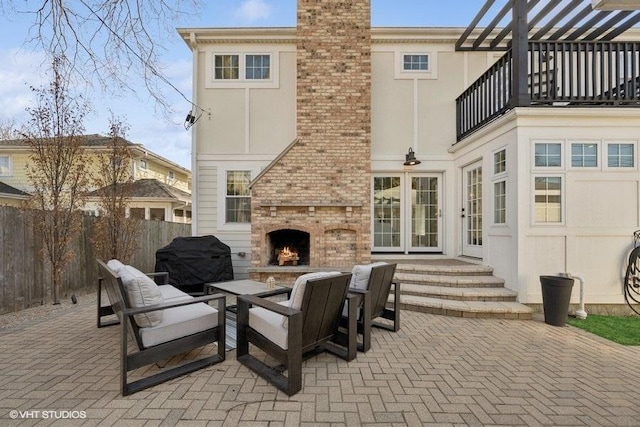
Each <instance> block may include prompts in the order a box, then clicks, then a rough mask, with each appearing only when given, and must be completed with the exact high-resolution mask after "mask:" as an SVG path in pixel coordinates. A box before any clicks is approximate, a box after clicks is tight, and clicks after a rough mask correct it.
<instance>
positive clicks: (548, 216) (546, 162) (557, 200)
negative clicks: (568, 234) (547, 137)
mask: <svg viewBox="0 0 640 427" xmlns="http://www.w3.org/2000/svg"><path fill="white" fill-rule="evenodd" d="M587 145H591V144H573V145H572V155H571V159H572V166H575V165H576V164H577V162H579V163H581V164H591V163H592V161H593V158H592V157H591V155H592V153H593V151H592V150H591V147H586V146H587ZM578 146H579V147H578ZM562 150H563V144H562V143H560V142H536V143H535V144H534V160H533V165H534V168H536V169H539V170H547V171H551V170H557V171H558V173H548V172H547V173H540V174H539V173H536V174H535V175H534V177H533V179H534V182H533V203H534V213H533V221H534V222H535V223H539V224H548V223H561V222H562V221H563V219H562V218H563V201H564V197H563V196H564V195H563V182H562V179H563V176H562V174H561V173H560V172H561V171H562V170H563V164H564V162H563V159H562V158H563V154H562ZM596 154H597V149H596ZM595 160H596V164H597V156H596V159H595ZM574 161H575V162H574Z"/></svg>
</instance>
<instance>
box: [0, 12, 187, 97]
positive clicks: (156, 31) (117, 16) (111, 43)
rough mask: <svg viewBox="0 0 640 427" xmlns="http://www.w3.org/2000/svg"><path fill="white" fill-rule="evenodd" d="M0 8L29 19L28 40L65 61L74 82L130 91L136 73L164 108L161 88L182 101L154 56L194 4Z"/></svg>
mask: <svg viewBox="0 0 640 427" xmlns="http://www.w3.org/2000/svg"><path fill="white" fill-rule="evenodd" d="M0 7H1V9H0V10H1V11H2V12H4V14H5V15H10V14H12V13H13V14H20V15H24V14H27V15H32V16H33V25H32V27H31V29H30V31H29V35H28V37H27V42H29V43H30V44H33V45H35V46H36V47H42V48H43V49H44V50H45V52H47V53H49V54H50V55H51V56H52V57H55V58H59V59H60V58H63V59H64V60H65V61H68V63H69V67H70V70H71V71H73V75H74V77H75V78H76V79H78V78H84V79H85V81H87V82H89V79H96V80H97V81H98V82H99V83H100V84H101V85H102V87H103V88H111V89H113V90H114V91H122V90H123V89H130V90H132V91H133V89H132V87H131V86H130V82H131V80H132V79H131V76H132V75H133V74H135V75H138V76H140V77H141V78H142V80H143V81H144V83H145V84H146V86H147V89H148V92H149V94H150V95H151V96H152V97H153V98H154V99H155V100H156V101H157V102H158V103H159V105H160V106H162V107H163V108H164V109H165V110H168V105H167V103H166V101H165V99H164V97H163V95H162V93H163V92H162V90H161V87H162V86H165V85H168V86H171V87H172V88H173V89H175V90H176V91H177V92H178V93H180V94H181V95H182V96H183V97H184V95H183V94H182V93H181V92H180V91H179V90H178V89H177V88H176V87H175V86H174V85H173V84H171V82H169V80H168V79H167V78H166V77H165V76H164V73H163V71H162V67H161V63H160V60H159V56H158V54H159V52H160V51H161V49H162V41H164V40H166V34H168V32H169V31H175V30H174V26H175V23H176V21H177V20H178V19H179V18H183V17H184V16H186V15H190V14H193V13H195V12H197V10H199V9H200V5H199V0H153V1H145V0H75V1H62V0H31V1H25V0H19V1H18V0H0ZM185 99H186V97H185ZM187 101H189V100H188V99H187ZM189 102H190V101H189Z"/></svg>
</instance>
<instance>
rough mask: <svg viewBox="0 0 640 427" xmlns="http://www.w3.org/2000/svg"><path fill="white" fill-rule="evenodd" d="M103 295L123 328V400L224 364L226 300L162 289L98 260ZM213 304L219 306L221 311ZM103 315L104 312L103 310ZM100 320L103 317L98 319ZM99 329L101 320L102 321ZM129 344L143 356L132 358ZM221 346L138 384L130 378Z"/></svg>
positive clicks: (143, 277)
mask: <svg viewBox="0 0 640 427" xmlns="http://www.w3.org/2000/svg"><path fill="white" fill-rule="evenodd" d="M97 262H98V268H99V279H98V282H99V289H101V288H102V287H103V286H104V288H105V289H106V291H107V295H108V297H109V302H110V303H111V305H110V307H111V311H112V312H113V313H114V314H115V315H116V316H117V319H118V323H120V325H121V334H120V379H121V392H122V395H123V396H127V395H129V394H132V393H135V392H137V391H140V390H143V389H146V388H148V387H151V386H154V385H157V384H160V383H162V382H165V381H168V380H171V379H173V378H176V377H179V376H181V375H185V374H188V373H190V372H193V371H196V370H198V369H202V368H205V367H207V366H210V365H213V364H215V363H219V362H222V361H224V360H225V297H224V295H222V294H215V295H208V296H204V297H198V298H194V297H192V296H190V295H187V294H186V293H184V292H182V291H180V290H178V289H176V288H174V287H173V286H171V285H163V286H158V285H156V284H155V282H154V281H153V280H152V279H151V278H150V277H148V276H147V275H145V274H143V273H141V272H139V271H138V270H136V269H135V268H133V267H131V266H125V265H123V264H122V263H120V262H119V261H117V260H111V261H109V263H108V264H105V263H104V262H103V261H101V260H97ZM209 301H217V303H218V304H217V309H216V308H214V307H211V306H210V305H209V304H208V303H209ZM99 311H100V310H99ZM98 315H100V313H99V314H98ZM98 324H99V325H98V326H100V319H98ZM130 339H131V340H132V341H133V343H134V344H135V345H136V346H137V348H138V351H133V352H129V341H130ZM209 344H216V345H217V351H216V353H215V354H213V355H209V356H204V357H200V358H198V359H195V360H191V361H187V362H184V363H182V364H180V365H178V366H175V367H172V368H166V369H163V370H161V371H160V372H157V373H155V374H151V375H147V376H145V377H143V378H141V379H138V380H136V381H133V382H129V381H128V373H129V371H132V370H134V369H138V368H141V367H143V366H148V365H153V364H157V363H158V362H164V361H166V360H167V359H170V358H172V357H173V356H176V355H181V354H186V353H188V352H190V351H192V350H194V349H197V348H200V347H204V346H206V345H209Z"/></svg>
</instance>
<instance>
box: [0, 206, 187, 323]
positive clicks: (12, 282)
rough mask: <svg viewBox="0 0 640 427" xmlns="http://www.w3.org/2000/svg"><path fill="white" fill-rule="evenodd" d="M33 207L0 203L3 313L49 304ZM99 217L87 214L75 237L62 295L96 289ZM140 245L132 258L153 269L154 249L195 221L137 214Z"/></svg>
mask: <svg viewBox="0 0 640 427" xmlns="http://www.w3.org/2000/svg"><path fill="white" fill-rule="evenodd" d="M29 217H30V212H29V211H27V210H23V209H18V208H13V207H8V206H0V314H4V313H11V312H14V311H19V310H23V309H25V308H29V307H34V306H38V305H43V304H51V303H52V300H51V280H50V277H51V274H50V268H49V267H48V265H47V263H46V262H45V257H44V254H43V252H42V248H43V241H42V237H41V236H39V235H38V233H36V231H35V230H34V227H33V224H32V221H30V218H29ZM95 221H96V218H94V217H91V216H84V217H83V218H82V229H81V232H80V234H79V235H78V238H77V239H76V240H75V241H74V242H73V244H72V246H73V253H74V257H73V260H72V261H71V262H70V263H69V264H68V265H67V267H66V269H65V274H64V278H63V281H62V285H61V289H60V299H61V300H62V299H65V298H70V297H71V295H73V294H75V295H82V294H87V293H91V292H95V290H96V283H97V266H96V261H95V259H96V256H95V251H94V249H93V247H92V244H91V233H92V232H93V224H94V223H95ZM139 221H140V225H139V227H138V233H139V239H138V241H139V247H138V250H137V251H136V252H135V255H134V256H133V259H132V260H131V261H130V262H129V263H130V264H131V265H133V266H135V267H136V268H138V269H139V270H141V271H145V272H147V271H153V270H154V267H155V253H156V250H157V249H159V248H161V247H163V246H165V245H167V244H168V243H170V242H171V240H173V238H174V237H178V236H190V235H191V225H189V224H178V223H172V222H164V221H144V220H139Z"/></svg>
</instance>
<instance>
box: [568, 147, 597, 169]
mask: <svg viewBox="0 0 640 427" xmlns="http://www.w3.org/2000/svg"><path fill="white" fill-rule="evenodd" d="M571 167H572V168H597V167H598V144H597V143H595V142H572V143H571Z"/></svg>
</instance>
